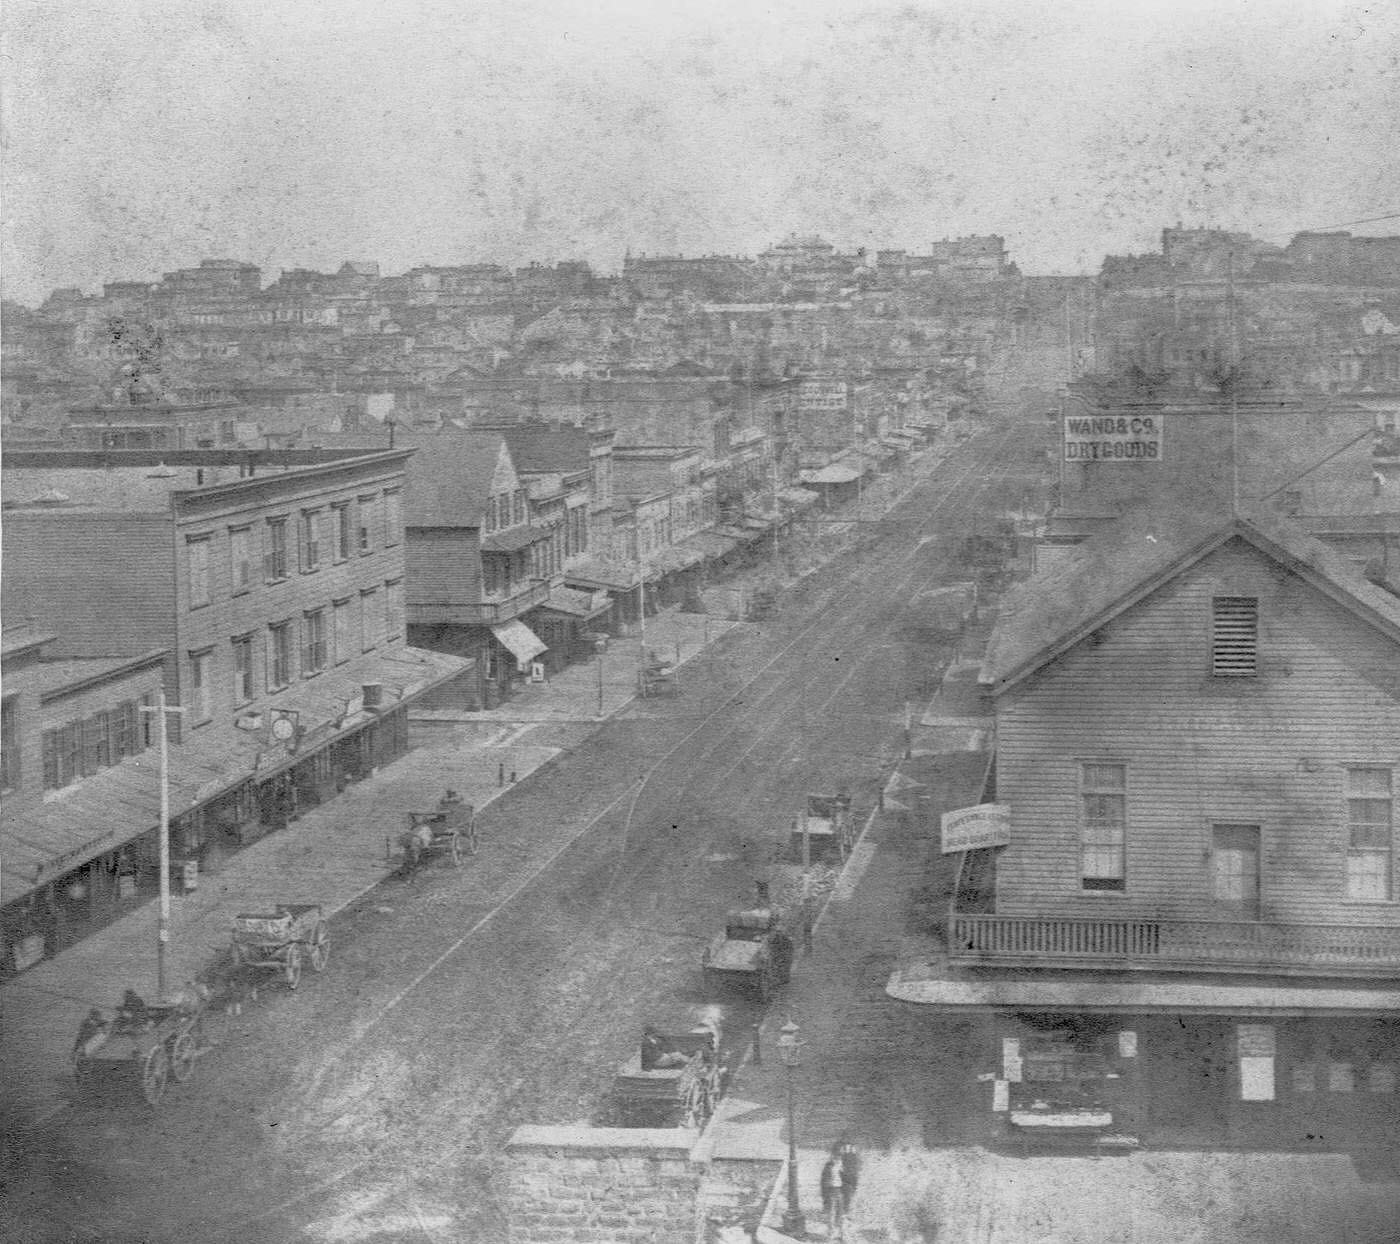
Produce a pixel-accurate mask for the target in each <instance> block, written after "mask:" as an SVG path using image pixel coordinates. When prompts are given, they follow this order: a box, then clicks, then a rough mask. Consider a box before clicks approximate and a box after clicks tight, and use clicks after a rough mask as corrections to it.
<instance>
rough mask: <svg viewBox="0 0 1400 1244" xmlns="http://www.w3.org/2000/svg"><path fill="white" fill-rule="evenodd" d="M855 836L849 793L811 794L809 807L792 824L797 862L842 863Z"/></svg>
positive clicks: (792, 840) (808, 799)
mask: <svg viewBox="0 0 1400 1244" xmlns="http://www.w3.org/2000/svg"><path fill="white" fill-rule="evenodd" d="M854 837H855V834H854V830H853V829H852V826H851V797H850V796H849V795H847V794H839V795H808V796H807V807H806V808H805V809H804V810H803V811H802V812H801V813H800V814H799V815H798V817H797V821H796V823H795V824H794V825H793V827H792V837H791V840H790V844H789V850H790V851H791V853H792V857H793V859H794V860H796V861H803V862H810V861H813V860H828V861H834V862H836V863H842V862H844V860H845V858H846V856H847V855H849V854H850V850H851V847H852V846H853V845H854Z"/></svg>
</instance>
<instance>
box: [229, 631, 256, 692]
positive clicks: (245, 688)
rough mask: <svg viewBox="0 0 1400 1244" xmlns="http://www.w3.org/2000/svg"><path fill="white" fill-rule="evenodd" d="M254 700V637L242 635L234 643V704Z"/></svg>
mask: <svg viewBox="0 0 1400 1244" xmlns="http://www.w3.org/2000/svg"><path fill="white" fill-rule="evenodd" d="M252 698H253V637H252V636H251V635H240V636H238V638H237V639H235V640H234V641H233V702H234V703H235V704H246V703H248V701H249V700H251V699H252Z"/></svg>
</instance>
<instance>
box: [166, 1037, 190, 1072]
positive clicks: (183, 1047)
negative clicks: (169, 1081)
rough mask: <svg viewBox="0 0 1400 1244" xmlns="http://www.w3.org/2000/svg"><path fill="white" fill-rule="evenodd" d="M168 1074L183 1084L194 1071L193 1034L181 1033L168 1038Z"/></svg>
mask: <svg viewBox="0 0 1400 1244" xmlns="http://www.w3.org/2000/svg"><path fill="white" fill-rule="evenodd" d="M169 1045H170V1074H171V1075H172V1076H174V1077H175V1083H176V1084H183V1083H184V1082H185V1081H186V1080H188V1079H189V1078H190V1074H191V1073H192V1072H193V1071H194V1033H193V1032H182V1033H179V1034H177V1035H176V1036H173V1037H171V1038H170V1041H169Z"/></svg>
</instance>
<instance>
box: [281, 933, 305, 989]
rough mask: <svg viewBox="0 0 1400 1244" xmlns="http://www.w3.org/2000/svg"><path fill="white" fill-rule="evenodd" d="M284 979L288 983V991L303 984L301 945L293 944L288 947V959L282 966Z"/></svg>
mask: <svg viewBox="0 0 1400 1244" xmlns="http://www.w3.org/2000/svg"><path fill="white" fill-rule="evenodd" d="M282 978H283V979H284V980H285V981H286V982H287V988H288V989H295V988H296V987H297V986H298V985H299V984H301V944H300V943H299V942H293V943H292V944H291V945H290V946H288V947H287V958H286V961H285V962H284V963H283V964H282Z"/></svg>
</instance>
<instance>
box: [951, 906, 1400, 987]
mask: <svg viewBox="0 0 1400 1244" xmlns="http://www.w3.org/2000/svg"><path fill="white" fill-rule="evenodd" d="M948 957H949V959H950V960H952V961H953V962H954V963H957V964H959V965H961V966H964V967H968V966H978V965H986V966H998V967H1045V968H1092V969H1098V970H1104V969H1114V970H1123V969H1130V970H1131V969H1138V970H1142V971H1158V972H1161V971H1183V972H1186V971H1202V970H1214V971H1226V972H1247V973H1261V974H1267V975H1287V976H1363V977H1374V978H1396V977H1400V928H1396V927H1391V926H1386V925H1370V924H1278V923H1273V922H1263V921H1261V922H1257V923H1256V922H1250V921H1243V920H1241V921H1229V920H1114V919H1093V918H1066V919H1060V918H1050V917H1037V916H995V915H970V914H960V913H957V912H954V913H952V914H951V915H950V916H949V920H948Z"/></svg>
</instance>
